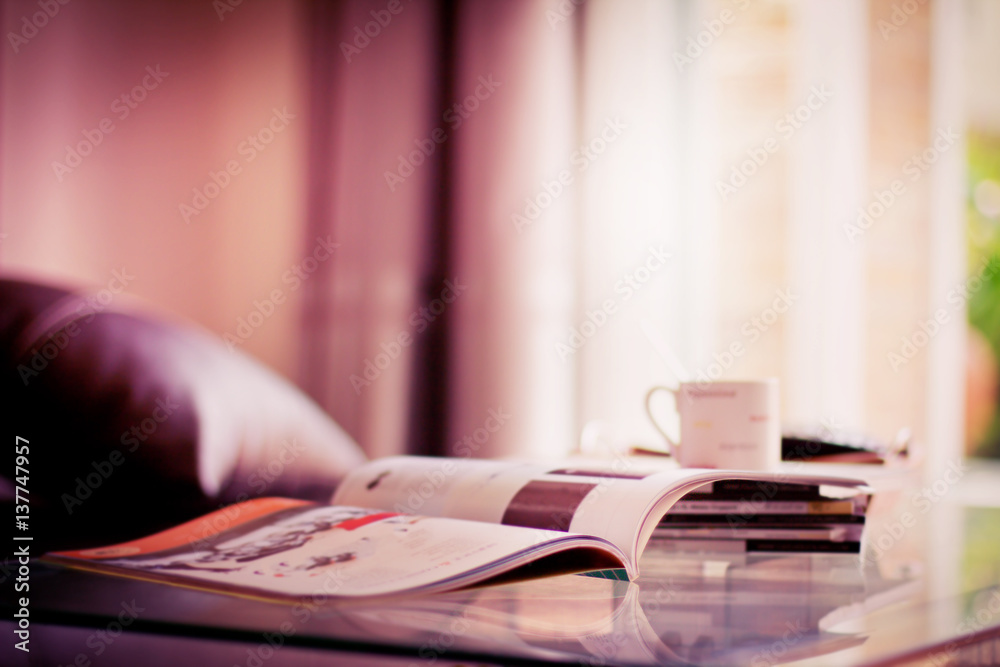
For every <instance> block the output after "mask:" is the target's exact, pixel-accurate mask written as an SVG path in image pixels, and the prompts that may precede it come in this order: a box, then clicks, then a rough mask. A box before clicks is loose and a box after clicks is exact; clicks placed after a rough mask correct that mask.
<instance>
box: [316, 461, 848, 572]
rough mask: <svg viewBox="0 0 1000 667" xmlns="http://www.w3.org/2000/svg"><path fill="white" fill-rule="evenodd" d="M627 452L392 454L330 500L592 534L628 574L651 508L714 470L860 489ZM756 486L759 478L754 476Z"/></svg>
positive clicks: (659, 509)
mask: <svg viewBox="0 0 1000 667" xmlns="http://www.w3.org/2000/svg"><path fill="white" fill-rule="evenodd" d="M642 465H643V464H640V463H639V462H636V461H633V460H629V459H618V460H615V461H613V462H600V461H578V462H568V463H563V464H549V465H542V464H534V463H521V462H512V461H491V460H483V459H454V458H435V457H419V456H400V457H390V458H385V459H379V460H375V461H372V462H370V463H367V464H365V465H363V466H361V467H360V468H358V469H356V470H355V471H353V472H352V473H351V474H350V475H348V477H347V478H346V479H345V480H344V481H343V482H342V483H341V485H340V487H339V488H338V489H337V492H336V493H335V494H334V499H333V500H334V502H335V503H338V504H340V503H343V504H352V505H359V506H364V507H372V508H377V509H381V510H385V511H394V512H420V513H423V514H429V515H434V516H448V517H454V518H461V519H468V520H472V521H482V522H490V523H497V524H504V525H517V526H527V527H532V528H540V529H544V530H552V531H565V532H570V533H580V534H585V535H594V536H598V537H601V538H604V539H606V540H608V541H609V542H611V543H612V544H615V545H617V546H618V547H619V548H620V549H621V550H622V551H623V552H624V553H625V555H626V556H627V558H628V562H627V564H626V565H627V570H628V575H629V578H630V579H634V578H635V577H636V576H637V575H638V568H637V561H638V557H639V555H641V553H642V551H643V549H644V547H645V545H646V543H647V542H648V541H649V538H650V536H651V535H652V533H653V530H654V528H656V525H657V523H658V522H659V520H660V518H661V517H662V516H663V515H664V514H665V513H666V512H667V510H668V509H670V507H671V506H672V505H673V504H674V503H676V502H677V501H678V500H680V499H681V498H682V497H683V496H684V495H685V494H687V493H689V492H691V491H693V490H695V489H697V488H699V487H701V486H704V485H705V484H707V483H710V482H714V481H719V480H723V479H745V480H751V481H759V482H761V483H762V484H764V485H766V484H768V483H770V484H774V483H775V482H798V483H803V484H815V485H830V486H839V487H847V488H852V489H863V488H865V487H864V483H863V482H862V481H861V480H856V479H847V478H840V477H827V476H822V477H820V476H815V475H801V474H796V473H792V472H781V473H774V472H751V471H731V470H708V469H698V468H673V469H663V468H660V469H659V470H657V469H656V468H654V467H652V466H649V467H646V468H643V467H641V466H642ZM762 488H765V487H764V486H762Z"/></svg>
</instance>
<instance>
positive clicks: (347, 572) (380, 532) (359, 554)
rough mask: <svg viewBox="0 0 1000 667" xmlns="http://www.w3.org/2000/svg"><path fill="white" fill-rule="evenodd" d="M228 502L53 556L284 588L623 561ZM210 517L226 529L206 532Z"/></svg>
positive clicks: (303, 508) (547, 535)
mask: <svg viewBox="0 0 1000 667" xmlns="http://www.w3.org/2000/svg"><path fill="white" fill-rule="evenodd" d="M226 511H227V510H220V511H219V512H215V513H213V514H211V515H208V516H207V517H203V518H202V519H199V520H196V521H194V522H190V523H188V524H184V525H183V526H179V527H177V528H174V529H172V530H170V531H166V532H164V533H161V534H158V535H155V536H152V537H149V538H145V539H142V540H136V541H134V542H128V543H124V544H120V545H115V546H113V547H105V548H100V549H88V550H82V551H74V552H61V553H56V554H50V555H49V556H48V557H47V558H48V559H50V560H55V561H57V562H61V563H64V564H70V565H75V566H78V567H80V566H82V567H85V568H88V569H97V570H102V571H115V572H117V573H119V574H123V573H124V574H130V575H132V576H136V577H140V578H145V579H154V580H158V581H164V582H168V583H186V584H187V585H195V586H198V587H208V588H213V589H217V590H225V591H228V592H236V593H242V594H248V595H254V594H256V595H264V596H278V597H289V596H291V597H303V596H313V595H328V596H334V597H357V596H375V595H386V594H392V593H399V592H403V591H415V590H424V591H426V590H438V589H445V588H455V587H459V586H464V585H469V584H472V583H477V582H480V581H484V580H486V579H489V578H491V577H494V576H496V575H498V574H500V573H503V572H509V571H510V570H512V569H514V568H516V567H518V566H520V565H523V564H525V563H527V562H528V561H530V560H536V559H540V558H543V557H545V556H548V555H551V554H555V553H558V552H563V551H566V550H568V549H573V548H577V551H576V552H574V553H573V554H571V555H572V556H574V557H576V556H578V557H579V558H578V560H577V561H576V563H575V565H574V563H573V562H570V563H569V565H568V566H565V567H563V570H564V571H573V570H574V569H575V570H582V569H589V568H590V567H593V566H597V567H621V561H622V560H623V556H622V554H620V553H619V552H617V550H616V549H614V548H613V547H611V546H610V545H607V544H604V543H602V542H601V541H599V540H590V539H587V540H581V539H580V536H573V535H568V534H566V533H560V532H555V531H539V530H526V529H524V528H520V527H517V526H496V525H490V524H483V523H472V522H467V521H459V520H454V519H447V518H440V517H425V516H415V515H408V514H399V513H395V512H385V511H380V510H378V509H370V508H367V509H366V508H359V507H345V506H317V505H314V504H311V503H303V502H301V501H289V500H284V499H260V500H254V501H249V502H248V503H242V504H240V505H237V506H235V509H232V508H229V511H231V512H232V513H233V514H235V515H236V517H237V520H236V521H233V520H229V521H223V519H225V518H226V514H225V512H226ZM206 525H208V526H213V525H214V526H219V527H220V529H219V530H216V531H214V532H213V531H209V532H208V533H206V531H205V530H204V527H205V526H206ZM222 526H225V528H222ZM579 547H584V548H579ZM595 553H596V554H597V555H598V557H597V559H596V560H595V561H594V562H591V557H593V556H594V555H595ZM199 585H200V586H199Z"/></svg>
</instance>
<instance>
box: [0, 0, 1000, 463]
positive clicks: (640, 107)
mask: <svg viewBox="0 0 1000 667" xmlns="http://www.w3.org/2000/svg"><path fill="white" fill-rule="evenodd" d="M0 20H2V27H3V34H4V35H5V36H6V41H7V44H5V45H4V48H3V49H2V50H0V53H2V55H0V67H2V70H0V97H2V107H0V132H2V134H0V142H2V144H0V268H2V270H3V271H4V272H5V274H7V275H14V276H20V277H29V278H34V279H37V280H41V281H43V282H50V283H53V284H57V285H86V286H89V287H91V288H93V289H95V290H98V292H97V293H98V294H102V293H103V294H106V303H104V302H102V303H103V305H106V306H107V307H112V305H116V302H120V303H126V302H127V301H129V300H130V299H139V300H142V301H144V302H146V303H147V304H150V305H151V306H152V307H154V308H156V309H159V310H161V311H162V312H164V313H172V314H176V315H177V316H180V317H182V318H187V319H189V320H193V321H195V322H197V323H200V325H202V326H204V327H205V328H207V329H208V330H210V331H212V332H214V333H215V334H217V335H218V336H220V337H223V338H224V340H225V341H226V342H227V344H228V345H229V346H230V347H231V349H233V350H234V351H236V350H238V351H241V352H243V353H247V354H250V355H252V356H254V357H257V358H259V359H260V360H262V361H263V362H264V363H266V364H268V365H269V366H271V367H272V368H274V369H275V370H277V371H278V372H279V373H281V374H283V375H284V376H286V377H288V378H289V379H291V380H292V381H293V382H295V383H296V384H298V385H299V386H300V387H302V388H303V389H304V390H305V391H306V392H308V393H309V394H310V395H311V396H312V397H313V398H314V399H315V400H316V401H317V402H318V403H319V404H320V405H321V406H322V407H323V408H324V409H326V410H327V411H328V412H329V413H330V414H331V415H332V416H333V417H334V418H335V419H336V420H337V421H338V422H339V423H340V424H341V425H342V426H343V427H344V428H345V429H346V430H347V431H348V432H349V433H350V434H351V435H352V436H353V437H354V438H355V439H356V440H357V441H358V442H359V443H360V444H361V445H362V446H363V448H364V449H365V450H366V452H367V453H368V454H369V455H371V456H380V455H386V454H392V453H400V452H407V451H408V452H415V453H434V454H443V453H449V452H451V453H464V452H466V451H470V452H472V453H474V454H475V455H477V456H499V455H522V456H523V455H529V456H535V457H557V456H561V455H563V454H565V453H566V452H568V451H570V450H572V449H574V448H575V447H576V446H577V444H578V442H579V440H580V435H581V433H582V432H583V431H584V427H585V426H586V425H587V424H592V423H596V424H599V425H600V426H599V429H603V433H604V434H605V435H606V436H607V437H609V438H612V439H614V440H615V441H617V442H620V443H625V444H637V445H646V446H653V447H657V446H660V443H659V440H658V435H657V434H656V432H655V431H654V430H653V428H652V427H651V426H650V425H649V423H648V420H647V417H646V415H645V413H644V411H643V407H642V402H643V396H644V395H645V392H646V390H647V389H648V388H649V387H651V386H653V385H655V384H664V383H667V384H669V383H673V382H676V381H677V380H678V379H679V378H680V377H682V376H683V377H687V378H691V379H703V378H708V379H718V378H724V379H736V378H751V377H757V376H776V377H778V378H780V380H781V387H782V400H783V406H782V408H783V416H784V421H786V422H787V423H788V424H794V425H806V426H814V427H815V426H824V427H829V428H846V429H852V430H856V431H860V432H864V433H868V434H871V435H873V436H875V437H878V438H881V439H885V440H888V439H891V438H892V437H893V436H894V435H895V433H896V432H897V430H898V429H900V428H901V427H910V428H912V430H913V433H914V435H915V437H916V440H917V441H918V442H921V443H925V444H927V445H928V447H927V450H928V455H929V456H930V458H931V462H932V463H933V462H934V461H937V462H939V463H940V462H943V461H945V460H947V459H951V458H954V457H955V456H958V455H960V454H962V453H963V452H964V453H970V454H977V455H989V456H996V455H998V454H1000V428H998V426H997V423H998V422H997V418H996V414H997V369H998V362H997V358H998V353H1000V275H998V274H1000V272H998V271H996V270H995V268H1000V265H996V266H995V265H994V263H993V262H994V261H995V258H996V256H997V253H998V252H1000V234H998V216H1000V79H998V78H997V76H996V64H997V63H998V62H1000V39H998V37H1000V4H998V3H995V2H990V1H989V0H929V1H918V0H892V1H889V0H867V1H865V0H849V1H844V2H836V3H834V2H820V1H805V0H804V1H797V2H796V1H792V0H732V1H728V0H690V1H676V2H675V1H666V0H659V1H646V0H626V1H620V0H619V1H614V2H612V1H611V0H523V1H522V0H517V1H508V2H486V1H478V2H476V1H472V0H436V1H435V0H372V1H365V0H349V1H345V2H338V3H320V2H307V1H306V0H300V1H297V2H286V1H280V0H245V1H240V0H198V1H193V0H188V1H184V2H177V1H170V2H168V1H167V0H158V1H151V2H141V3H124V2H113V1H111V0H95V1H92V2H66V3H65V4H63V3H62V2H60V1H59V0H34V1H31V0H23V1H22V0H11V1H8V2H4V3H3V5H2V16H0ZM101 290H103V292H102V291H101ZM657 348H659V349H660V350H661V352H658V351H657ZM662 351H666V353H667V354H666V357H667V359H668V360H669V359H672V361H671V362H670V363H668V361H667V360H665V359H664V356H665V355H664V354H663V353H662ZM497 422H499V423H500V426H499V427H496V424H497ZM487 424H489V425H490V429H489V430H488V429H487V428H486V425H487Z"/></svg>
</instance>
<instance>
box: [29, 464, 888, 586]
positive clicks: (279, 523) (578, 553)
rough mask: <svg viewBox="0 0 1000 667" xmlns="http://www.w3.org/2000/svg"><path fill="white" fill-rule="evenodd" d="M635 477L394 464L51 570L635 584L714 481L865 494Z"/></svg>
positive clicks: (559, 468) (686, 474) (170, 576)
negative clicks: (670, 520) (641, 567)
mask: <svg viewBox="0 0 1000 667" xmlns="http://www.w3.org/2000/svg"><path fill="white" fill-rule="evenodd" d="M638 466H639V464H638V463H635V462H633V461H631V460H618V461H615V462H614V463H613V464H604V465H602V464H601V463H596V462H586V463H584V462H578V463H573V464H562V465H548V466H546V465H540V464H537V463H517V462H508V461H490V460H475V459H446V458H431V457H393V458H386V459H380V460H376V461H372V462H370V463H367V464H365V465H363V466H361V467H359V468H357V469H356V470H355V471H353V472H352V473H351V474H350V475H348V477H347V478H346V479H345V480H344V481H343V482H342V483H341V485H340V486H339V488H338V489H337V492H336V493H335V494H334V497H333V498H332V500H331V504H330V505H317V504H315V503H307V502H304V501H299V500H290V499H279V498H261V499H256V500H250V501H247V502H244V503H240V504H237V505H233V506H230V507H228V508H225V509H222V510H219V511H217V512H213V513H212V514H209V515H206V516H204V517H201V518H200V519H195V520H194V521H191V522H188V523H185V524H183V525H181V526H177V527H175V528H173V529H170V530H167V531H164V532H162V533H159V534H157V535H153V536H151V537H147V538H143V539H139V540H135V541H132V542H127V543H123V544H118V545H114V546H111V547H105V548H98V549H86V550H81V551H64V552H56V553H52V554H48V555H47V556H46V557H45V559H46V560H49V561H54V562H59V563H61V564H65V565H70V566H74V567H80V568H85V569H91V570H98V571H102V572H109V573H114V574H120V575H125V576H132V577H138V578H143V579H153V580H157V581H162V582H165V583H171V584H176V585H184V586H195V587H198V588H207V589H212V590H219V591H224V592H230V593H236V594H241V595H251V596H257V597H267V598H297V597H305V596H311V595H324V596H330V597H344V598H351V597H354V598H357V597H370V596H380V595H392V594H398V593H409V592H431V591H440V590H450V589H457V588H463V587H466V586H470V585H473V584H480V583H483V582H486V581H491V580H493V581H495V580H509V579H511V578H517V577H531V576H541V575H544V574H551V573H566V572H574V571H577V572H578V571H593V570H614V569H619V570H624V574H625V576H627V578H628V579H635V578H636V577H637V576H638V574H639V572H638V560H639V556H640V555H641V554H642V550H643V548H644V547H645V545H646V543H647V542H648V541H649V539H650V537H651V536H652V534H653V532H654V529H655V528H656V527H657V525H658V524H659V522H660V519H661V518H662V517H663V515H664V514H665V513H666V512H667V510H668V509H670V507H671V506H672V505H674V504H675V503H676V502H677V501H678V500H680V499H681V498H682V497H683V496H684V495H686V494H687V493H689V492H691V491H693V490H695V489H698V488H700V487H704V486H705V485H706V484H711V483H714V482H720V481H723V480H733V479H739V480H747V481H750V482H757V483H759V484H760V488H761V492H762V493H764V492H765V491H766V490H768V489H770V488H775V487H776V485H779V484H796V483H797V484H807V485H815V486H824V487H836V488H838V489H839V490H840V495H850V494H852V493H854V494H864V493H867V492H868V491H869V490H868V489H867V487H865V485H864V483H863V482H862V481H860V480H855V479H847V478H842V477H825V476H824V477H820V476H815V475H805V474H796V473H773V472H771V473H768V472H750V471H732V470H703V469H674V470H659V471H657V470H640V469H639V468H638Z"/></svg>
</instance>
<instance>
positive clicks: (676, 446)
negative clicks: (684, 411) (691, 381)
mask: <svg viewBox="0 0 1000 667" xmlns="http://www.w3.org/2000/svg"><path fill="white" fill-rule="evenodd" d="M661 390H662V391H668V392H670V395H671V396H673V397H674V407H675V408H676V407H677V392H678V391H679V390H677V389H671V388H670V387H663V386H657V387H653V388H652V389H650V390H649V391H647V392H646V414H647V415H648V416H649V421H651V422H653V428H655V429H656V430H657V431H659V432H660V435H662V436H663V438H664V439H665V440H666V441H667V445H668V446H669V449H670V455H671V456H673V457H674V458H675V459H677V460H680V447H681V445H680V443H679V442H674V440H673V438H671V437H670V436H669V435H668V434H667V432H666V431H664V430H663V429H662V428H661V427H660V425H659V424H658V423H657V421H656V417H655V416H654V415H653V410H652V408H651V407H650V401H651V400H652V398H653V394H655V393H656V392H658V391H661Z"/></svg>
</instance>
